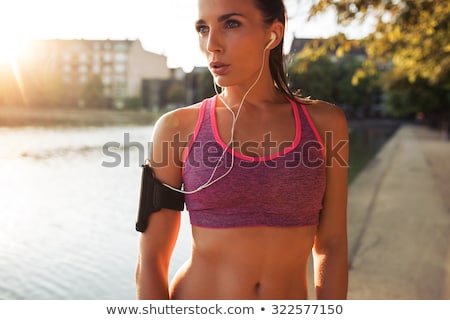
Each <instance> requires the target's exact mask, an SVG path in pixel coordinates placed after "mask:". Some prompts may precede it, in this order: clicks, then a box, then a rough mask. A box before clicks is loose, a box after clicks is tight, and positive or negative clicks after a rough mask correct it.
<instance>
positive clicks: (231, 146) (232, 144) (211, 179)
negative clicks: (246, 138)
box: [163, 32, 277, 194]
mask: <svg viewBox="0 0 450 320" xmlns="http://www.w3.org/2000/svg"><path fill="white" fill-rule="evenodd" d="M276 39H277V35H276V33H275V32H272V33H271V34H270V41H269V43H268V44H267V45H266V47H265V48H264V52H263V55H262V62H261V68H260V70H259V73H258V76H257V77H256V80H255V81H254V82H253V84H252V85H251V86H250V88H248V90H247V92H245V94H244V96H243V97H242V100H241V103H240V104H239V107H238V110H237V112H236V113H234V111H233V110H232V109H231V107H230V106H229V105H228V104H227V102H226V101H225V99H224V98H223V97H222V96H221V95H220V94H219V92H218V91H217V84H216V82H214V90H215V91H216V94H217V96H218V97H219V99H220V100H221V101H222V103H223V104H224V105H225V107H226V108H227V109H228V110H229V111H230V112H231V115H232V122H231V128H230V129H231V133H230V141H229V142H228V143H227V147H226V148H224V150H223V152H222V155H221V156H220V158H219V160H218V161H217V164H216V166H215V167H214V169H213V170H212V173H211V175H210V177H209V179H208V181H206V182H205V183H204V184H202V185H201V186H199V187H198V188H197V189H195V190H192V191H185V190H179V189H176V188H174V187H172V186H171V185H168V184H165V183H163V185H165V186H166V187H168V188H169V189H172V190H174V191H177V192H180V193H184V194H193V193H196V192H198V191H200V190H203V189H205V188H207V187H209V186H210V185H212V184H214V183H216V182H217V181H219V180H221V179H223V178H224V177H226V176H227V175H228V174H229V173H230V172H231V170H232V169H233V167H234V160H235V150H234V147H235V142H234V131H235V126H236V122H237V120H238V118H239V114H240V113H241V109H242V106H243V105H244V101H245V99H246V98H247V95H248V94H249V93H250V91H251V90H252V89H253V87H254V86H255V85H256V84H257V83H258V81H259V79H260V78H261V75H262V72H263V70H264V63H265V60H266V54H265V53H266V50H267V49H269V47H270V46H271V45H272V43H274V41H275V40H276ZM228 150H231V164H230V166H229V168H228V169H227V170H226V172H225V173H224V174H222V175H221V176H219V177H217V178H215V179H214V175H215V173H216V171H217V169H218V168H219V165H220V163H221V162H222V160H223V158H224V157H225V154H226V153H227V152H228Z"/></svg>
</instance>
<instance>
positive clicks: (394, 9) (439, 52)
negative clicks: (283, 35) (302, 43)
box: [310, 0, 450, 84]
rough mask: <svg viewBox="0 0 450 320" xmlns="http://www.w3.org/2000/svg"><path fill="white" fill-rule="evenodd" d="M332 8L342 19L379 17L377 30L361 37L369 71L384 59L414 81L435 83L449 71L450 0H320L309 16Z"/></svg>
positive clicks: (343, 21) (397, 72)
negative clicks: (421, 79) (423, 80)
mask: <svg viewBox="0 0 450 320" xmlns="http://www.w3.org/2000/svg"><path fill="white" fill-rule="evenodd" d="M329 8H334V9H335V10H336V13H337V18H338V23H339V24H340V25H344V26H346V25H348V24H350V23H351V22H354V21H359V22H362V21H364V20H366V19H368V18H374V19H375V20H376V21H377V23H376V26H375V30H374V31H373V32H372V33H370V34H369V35H368V36H367V37H366V38H364V39H361V41H360V42H359V45H360V46H364V47H365V49H366V51H367V55H368V60H367V63H366V64H365V67H366V71H367V70H369V71H370V72H372V71H374V70H375V67H376V66H377V65H379V64H382V65H386V64H392V73H393V75H396V76H398V77H402V76H403V75H406V77H407V78H408V80H409V82H410V83H413V82H414V81H415V80H416V79H418V78H423V79H425V80H426V81H428V82H430V84H437V83H441V82H442V81H447V79H448V77H449V74H450V2H449V1H448V0H371V1H366V0H337V1H330V0H318V1H316V3H315V4H314V5H313V6H312V7H311V10H310V17H312V16H314V15H317V14H319V13H322V12H324V11H325V10H327V9H329ZM340 38H341V39H342V36H340ZM343 48H345V46H344V47H343ZM347 48H349V46H347ZM361 75H362V76H363V75H364V74H361Z"/></svg>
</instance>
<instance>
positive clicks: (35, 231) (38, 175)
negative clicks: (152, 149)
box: [0, 127, 190, 299]
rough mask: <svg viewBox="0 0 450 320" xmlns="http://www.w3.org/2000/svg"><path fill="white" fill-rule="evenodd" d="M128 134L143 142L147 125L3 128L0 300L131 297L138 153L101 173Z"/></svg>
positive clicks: (183, 240)
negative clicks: (112, 146)
mask: <svg viewBox="0 0 450 320" xmlns="http://www.w3.org/2000/svg"><path fill="white" fill-rule="evenodd" d="M126 133H129V134H130V138H129V140H130V141H134V142H141V143H142V145H144V144H146V141H148V140H149V137H150V135H151V128H149V127H126V128H83V129H41V128H24V129H6V128H0V221H1V224H0V299H134V297H135V293H134V290H135V288H134V272H135V263H136V258H137V244H138V233H137V232H136V231H134V222H135V216H136V212H137V201H138V196H139V190H138V189H139V181H140V173H141V172H140V167H139V164H140V162H139V161H140V159H139V158H140V154H139V153H140V152H139V150H138V149H137V148H131V149H130V150H127V149H123V148H121V149H116V150H115V151H116V152H118V154H121V158H122V160H123V162H122V164H121V165H119V166H117V167H114V168H109V167H105V166H102V163H104V162H107V163H110V162H111V161H112V158H111V157H107V156H105V154H104V153H103V151H102V146H103V145H104V144H105V143H108V142H112V141H115V142H118V143H120V144H121V145H122V146H123V144H124V135H125V134H126ZM147 149H148V148H147ZM128 151H129V160H130V165H129V166H128V167H126V166H125V165H124V162H125V159H127V156H126V155H127V154H128ZM146 151H148V150H146ZM142 156H145V155H142ZM186 226H188V224H186V223H184V224H183V229H182V232H181V241H180V244H184V245H185V246H189V245H190V243H189V241H190V239H189V236H188V231H189V230H188V229H187V228H186ZM179 247H180V245H178V247H177V249H176V250H177V251H181V252H180V253H176V254H175V259H174V262H173V264H174V267H171V270H172V269H174V268H175V267H176V266H177V265H179V264H180V263H182V261H184V259H185V258H186V254H187V253H188V252H189V250H180V249H179ZM171 274H173V271H171Z"/></svg>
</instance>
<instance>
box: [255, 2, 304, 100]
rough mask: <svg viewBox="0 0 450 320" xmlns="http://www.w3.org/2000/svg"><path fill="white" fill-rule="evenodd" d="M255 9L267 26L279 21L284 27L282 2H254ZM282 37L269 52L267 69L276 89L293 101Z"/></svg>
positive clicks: (284, 18) (284, 11) (284, 8)
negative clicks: (268, 68)
mask: <svg viewBox="0 0 450 320" xmlns="http://www.w3.org/2000/svg"><path fill="white" fill-rule="evenodd" d="M254 3H255V5H256V7H257V8H258V9H259V10H260V11H261V13H262V15H263V18H264V22H265V23H266V24H268V25H270V24H272V23H273V22H275V21H279V22H281V23H282V24H283V26H286V20H287V18H286V7H285V6H284V3H283V0H254ZM283 45H284V35H283V37H282V38H281V41H280V43H279V44H278V46H277V47H275V48H274V49H272V50H271V51H270V57H269V67H270V73H271V75H272V78H273V80H274V82H275V85H276V87H277V88H278V89H279V90H280V91H281V92H282V93H283V94H284V95H286V96H287V97H288V98H290V99H294V98H295V94H294V93H293V92H292V91H291V89H290V88H289V82H288V79H287V72H286V68H285V65H284V54H283Z"/></svg>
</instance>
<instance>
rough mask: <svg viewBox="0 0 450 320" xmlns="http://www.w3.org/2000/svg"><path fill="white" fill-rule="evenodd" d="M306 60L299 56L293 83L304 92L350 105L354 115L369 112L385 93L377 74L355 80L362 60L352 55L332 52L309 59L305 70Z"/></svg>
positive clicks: (292, 73) (307, 94)
mask: <svg viewBox="0 0 450 320" xmlns="http://www.w3.org/2000/svg"><path fill="white" fill-rule="evenodd" d="M304 65H305V64H304V61H303V60H302V59H301V58H300V57H298V59H297V60H295V61H294V63H293V64H292V65H291V67H290V68H289V73H290V79H291V85H292V87H293V88H294V89H298V90H299V93H300V94H301V96H304V97H305V96H310V97H311V98H312V99H320V100H326V101H329V102H332V103H335V104H337V105H339V106H346V107H347V108H349V110H347V111H348V113H349V115H350V116H352V115H355V114H357V113H359V114H363V113H367V110H368V108H369V107H370V106H371V105H373V104H374V103H375V102H376V101H377V99H379V97H380V95H381V89H380V86H379V84H378V79H377V77H376V76H368V77H366V78H364V79H363V81H360V82H358V83H357V84H356V83H352V79H353V75H354V73H355V71H356V70H357V69H358V68H360V67H361V65H362V60H361V59H360V58H358V57H355V56H352V55H345V56H343V57H342V58H341V59H331V58H330V57H329V56H322V57H319V58H318V59H317V60H316V61H309V63H308V64H307V67H306V69H304V70H303V71H299V70H302V68H301V67H299V66H304Z"/></svg>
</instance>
